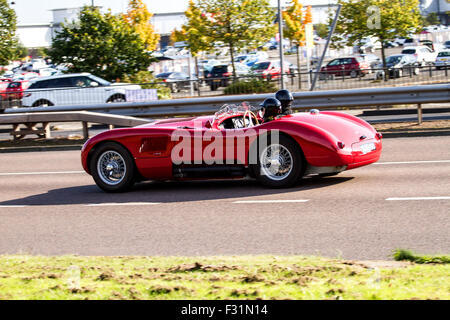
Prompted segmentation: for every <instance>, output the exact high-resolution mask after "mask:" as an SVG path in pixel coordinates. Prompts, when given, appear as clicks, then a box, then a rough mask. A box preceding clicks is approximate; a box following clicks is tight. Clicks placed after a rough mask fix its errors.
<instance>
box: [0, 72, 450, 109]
mask: <svg viewBox="0 0 450 320" xmlns="http://www.w3.org/2000/svg"><path fill="white" fill-rule="evenodd" d="M449 73H450V70H449V69H448V68H443V69H440V70H438V69H437V68H436V67H435V66H422V67H405V68H403V69H391V70H390V71H388V72H387V73H385V72H384V70H383V69H369V70H365V71H364V72H360V71H358V70H338V71H331V72H320V73H319V77H318V79H319V80H318V81H317V84H316V88H315V90H318V91H321V90H342V89H357V88H361V89H362V88H381V87H397V86H407V85H420V84H436V83H446V82H448V81H449V80H450V77H449ZM313 76H315V73H314V72H295V70H293V71H292V72H290V73H287V74H285V75H284V77H283V78H284V82H285V87H286V88H287V89H289V90H291V91H294V92H299V91H309V88H310V87H309V84H310V83H311V80H312V78H313ZM162 86H165V87H167V88H168V89H166V90H167V91H168V90H170V91H171V97H172V98H173V99H179V98H190V97H208V96H220V95H234V94H250V93H267V92H275V91H276V90H278V89H279V88H280V87H281V76H280V75H279V74H278V75H277V74H275V75H252V76H240V77H236V78H235V79H233V78H231V77H221V78H201V79H195V80H183V81H176V82H165V83H161V82H158V83H143V84H141V87H142V88H152V87H159V88H161V87H162ZM146 90H147V91H148V89H141V91H146ZM127 92H128V93H127ZM129 93H130V91H127V87H126V86H125V85H124V86H122V85H114V86H108V87H101V86H100V87H88V88H53V89H35V90H25V91H19V92H11V93H8V92H3V93H0V97H1V100H0V102H1V107H0V110H2V109H6V108H11V107H23V106H25V107H37V106H52V105H92V104H101V103H106V102H123V101H130V95H129ZM142 93H143V92H142ZM134 95H135V94H134ZM153 96H154V98H155V99H156V94H153ZM150 100H152V99H150ZM147 101H148V100H147Z"/></svg>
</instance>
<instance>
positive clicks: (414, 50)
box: [402, 49, 416, 54]
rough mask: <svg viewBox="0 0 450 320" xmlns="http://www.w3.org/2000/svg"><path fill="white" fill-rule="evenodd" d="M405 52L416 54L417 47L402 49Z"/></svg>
mask: <svg viewBox="0 0 450 320" xmlns="http://www.w3.org/2000/svg"><path fill="white" fill-rule="evenodd" d="M402 53H403V54H415V53H416V49H405V50H403V51H402Z"/></svg>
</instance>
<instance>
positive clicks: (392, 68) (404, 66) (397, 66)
mask: <svg viewBox="0 0 450 320" xmlns="http://www.w3.org/2000/svg"><path fill="white" fill-rule="evenodd" d="M386 67H387V69H388V71H389V77H390V78H401V77H402V76H403V75H405V74H409V72H411V73H412V74H414V75H418V74H419V72H420V70H419V68H418V66H417V62H416V60H415V59H414V58H413V57H411V55H409V54H396V55H392V56H389V57H387V59H386Z"/></svg>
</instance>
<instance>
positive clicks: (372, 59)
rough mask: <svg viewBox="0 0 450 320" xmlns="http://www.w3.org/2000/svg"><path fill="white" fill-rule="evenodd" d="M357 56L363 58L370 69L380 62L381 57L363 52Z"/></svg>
mask: <svg viewBox="0 0 450 320" xmlns="http://www.w3.org/2000/svg"><path fill="white" fill-rule="evenodd" d="M359 57H361V58H363V59H364V61H365V62H367V63H368V64H369V66H370V68H371V69H375V68H377V67H378V66H379V64H380V63H381V59H380V58H379V57H378V56H377V55H375V54H373V53H363V54H360V55H359Z"/></svg>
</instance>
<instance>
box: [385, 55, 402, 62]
mask: <svg viewBox="0 0 450 320" xmlns="http://www.w3.org/2000/svg"><path fill="white" fill-rule="evenodd" d="M401 60H402V56H392V57H389V58H387V60H386V63H389V64H397V63H399V62H400V61H401Z"/></svg>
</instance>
